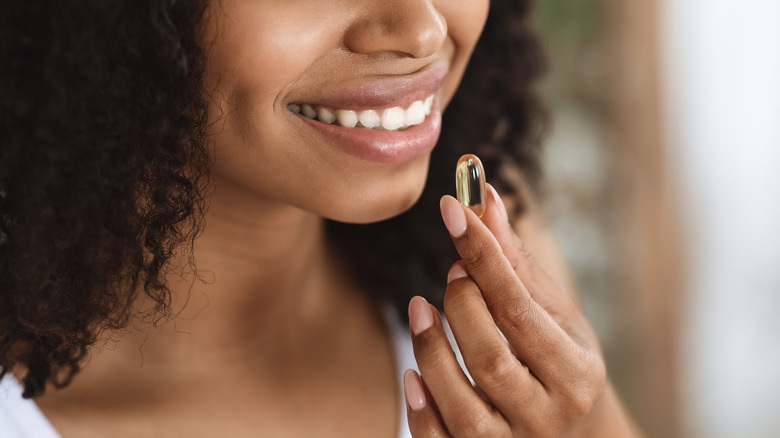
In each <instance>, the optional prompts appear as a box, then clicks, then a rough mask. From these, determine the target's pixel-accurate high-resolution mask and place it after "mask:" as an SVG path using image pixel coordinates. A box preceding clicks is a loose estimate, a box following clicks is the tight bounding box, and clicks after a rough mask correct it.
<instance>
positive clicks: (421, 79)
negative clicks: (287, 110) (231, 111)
mask: <svg viewBox="0 0 780 438" xmlns="http://www.w3.org/2000/svg"><path fill="white" fill-rule="evenodd" d="M448 72H449V68H448V66H446V65H445V66H441V65H438V66H435V67H432V68H426V69H423V70H421V71H419V72H417V73H413V74H409V75H403V76H390V77H380V78H377V79H371V80H368V81H361V82H359V83H355V84H351V85H344V86H340V87H337V88H330V89H327V90H322V91H320V92H317V93H314V94H312V95H309V96H306V97H301V98H299V99H295V100H292V101H290V103H296V104H308V105H312V106H325V107H329V108H332V109H350V110H365V109H381V108H389V107H394V106H400V107H404V108H405V107H407V106H409V105H411V104H412V102H414V101H417V100H423V99H425V98H426V97H428V96H430V95H432V94H435V93H436V91H438V90H439V88H441V86H442V85H443V84H444V81H445V79H446V78H447V73H448Z"/></svg>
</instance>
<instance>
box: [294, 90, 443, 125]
mask: <svg viewBox="0 0 780 438" xmlns="http://www.w3.org/2000/svg"><path fill="white" fill-rule="evenodd" d="M432 107H433V94H431V95H430V96H428V97H427V98H425V99H423V100H416V101H414V102H412V103H411V104H410V105H409V106H408V107H407V108H405V109H404V108H402V107H400V106H394V107H391V108H382V109H364V110H350V109H334V108H328V107H327V106H321V105H309V104H296V103H292V104H289V105H287V108H288V109H289V110H290V111H292V112H293V113H295V114H301V115H303V116H304V117H308V118H310V119H313V120H317V121H320V122H322V123H328V124H333V125H338V126H343V127H345V128H357V127H362V128H370V129H376V130H386V131H399V130H403V129H405V128H408V127H411V126H415V125H419V124H421V123H423V122H424V121H425V118H426V117H427V116H429V115H430V114H431V108H432Z"/></svg>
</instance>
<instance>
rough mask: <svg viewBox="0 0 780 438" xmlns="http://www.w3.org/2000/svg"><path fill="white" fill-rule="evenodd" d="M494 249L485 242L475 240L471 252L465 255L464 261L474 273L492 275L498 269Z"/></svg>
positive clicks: (471, 245) (471, 244)
mask: <svg viewBox="0 0 780 438" xmlns="http://www.w3.org/2000/svg"><path fill="white" fill-rule="evenodd" d="M494 258H495V251H494V248H492V246H491V245H490V244H489V243H488V242H485V241H483V240H479V239H473V240H472V241H471V242H470V245H469V251H466V252H465V254H463V261H464V262H465V263H466V266H468V267H469V268H471V269H470V270H474V272H484V273H487V274H490V273H491V272H492V271H494V270H495V269H496V267H497V263H495V260H494Z"/></svg>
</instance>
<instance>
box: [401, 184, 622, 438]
mask: <svg viewBox="0 0 780 438" xmlns="http://www.w3.org/2000/svg"><path fill="white" fill-rule="evenodd" d="M488 198H489V199H488V208H487V211H486V212H485V214H484V215H483V217H482V220H480V219H479V218H478V217H477V216H476V215H475V214H474V213H473V212H472V211H471V210H469V209H468V208H465V207H463V206H461V205H460V204H459V203H458V202H457V201H456V200H455V199H454V198H452V197H451V196H444V197H443V198H442V200H441V210H442V218H443V220H444V223H445V225H446V226H447V229H448V230H449V232H450V235H451V237H452V239H453V242H454V244H455V247H456V248H457V250H458V252H459V254H460V255H461V257H462V260H460V261H458V262H456V263H455V264H454V265H453V266H452V268H451V269H450V272H449V274H448V278H447V283H448V284H447V290H446V293H445V298H444V312H445V314H446V316H447V318H448V321H449V324H450V327H451V328H452V332H453V335H454V336H455V339H456V341H457V345H458V347H459V348H460V351H461V353H462V355H463V360H464V362H465V364H466V368H467V369H468V371H469V373H470V375H471V376H472V378H473V379H474V382H475V385H472V384H471V382H470V381H469V380H468V378H467V377H466V375H465V374H464V372H463V370H462V369H461V368H460V366H459V365H458V363H457V361H456V359H455V355H454V353H453V351H452V348H451V346H450V343H449V342H448V340H447V337H446V335H445V333H444V329H443V326H442V322H441V319H440V317H439V314H438V312H437V311H436V310H435V308H433V306H431V305H430V304H428V303H427V302H425V300H424V299H423V298H421V297H415V298H413V299H412V301H411V302H410V304H409V318H410V332H411V336H412V340H413V344H414V351H415V357H416V359H417V363H418V365H419V368H420V372H421V375H422V376H421V377H420V376H418V375H417V373H416V372H414V371H413V370H407V371H406V373H405V375H404V384H405V393H406V399H407V410H408V416H409V424H410V428H411V430H412V433H413V435H414V436H415V437H418V436H419V437H428V436H468V437H521V436H533V437H558V436H600V437H609V436H614V437H630V436H637V433H636V432H635V431H634V428H633V426H632V425H631V424H630V422H629V420H628V418H627V416H626V415H625V413H624V412H623V411H622V408H621V407H620V403H619V402H618V401H617V398H616V396H615V394H614V391H613V390H612V389H611V387H608V385H607V382H606V371H605V367H604V361H603V358H602V356H601V351H600V347H599V343H598V340H597V339H596V336H595V333H594V332H593V330H592V329H591V327H590V326H589V325H588V323H587V321H586V320H585V318H584V316H583V315H582V313H581V312H580V311H579V309H578V307H577V305H576V304H575V302H574V301H573V300H572V298H571V296H570V295H569V294H568V293H567V291H566V290H565V289H564V288H563V287H561V286H560V285H561V284H562V283H559V282H558V281H557V280H556V279H555V277H553V276H551V275H550V274H548V272H547V271H546V270H545V269H544V268H543V266H542V264H541V263H540V262H539V260H537V258H536V257H535V256H534V254H533V252H532V251H531V249H529V247H528V246H526V244H525V243H524V241H523V240H522V239H520V237H519V236H518V235H517V234H516V233H515V231H514V229H513V227H512V226H511V225H510V224H509V222H508V220H507V215H506V209H505V207H504V205H503V202H502V201H501V198H500V197H499V196H498V194H497V193H496V192H495V190H494V189H493V188H492V187H490V191H489V196H488ZM496 327H498V328H499V329H500V330H501V332H500V333H499V331H498V330H496ZM502 333H503V335H504V336H503V337H502Z"/></svg>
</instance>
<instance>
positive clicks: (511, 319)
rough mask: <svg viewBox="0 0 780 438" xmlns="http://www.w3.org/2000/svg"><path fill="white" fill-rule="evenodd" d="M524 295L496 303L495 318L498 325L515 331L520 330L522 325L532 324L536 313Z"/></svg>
mask: <svg viewBox="0 0 780 438" xmlns="http://www.w3.org/2000/svg"><path fill="white" fill-rule="evenodd" d="M530 304H531V303H530V302H529V300H528V299H527V298H526V297H524V296H521V297H514V298H510V299H506V300H504V301H502V302H500V303H497V305H496V308H495V312H494V315H495V320H496V323H497V324H498V326H499V327H501V328H502V329H503V328H509V329H511V330H514V331H516V332H522V331H523V330H522V328H523V327H528V326H532V325H533V323H535V322H536V319H537V317H538V315H537V314H536V312H535V309H534V308H533V307H532V306H531V305H530Z"/></svg>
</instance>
